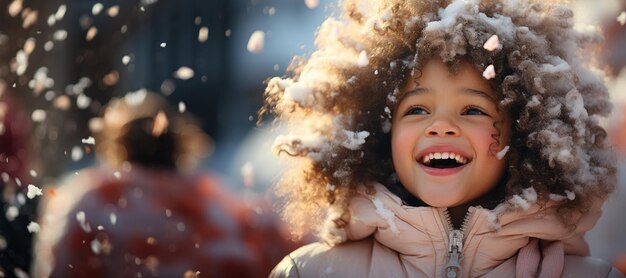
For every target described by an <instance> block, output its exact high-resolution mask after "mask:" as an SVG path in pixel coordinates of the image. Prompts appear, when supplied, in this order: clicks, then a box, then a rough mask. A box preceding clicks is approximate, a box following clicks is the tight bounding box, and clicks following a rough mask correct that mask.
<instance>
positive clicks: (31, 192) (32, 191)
mask: <svg viewBox="0 0 626 278" xmlns="http://www.w3.org/2000/svg"><path fill="white" fill-rule="evenodd" d="M41 195H43V191H42V190H41V188H39V187H37V186H34V185H32V184H29V185H28V193H26V197H28V199H32V198H35V197H36V196H41Z"/></svg>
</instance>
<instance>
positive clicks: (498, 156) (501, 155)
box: [496, 146, 510, 160]
mask: <svg viewBox="0 0 626 278" xmlns="http://www.w3.org/2000/svg"><path fill="white" fill-rule="evenodd" d="M509 148H510V147H509V146H506V147H504V149H502V150H501V151H499V152H498V153H497V154H496V158H498V160H502V158H504V156H505V155H506V153H507V152H508V151H509Z"/></svg>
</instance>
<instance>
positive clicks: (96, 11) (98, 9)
mask: <svg viewBox="0 0 626 278" xmlns="http://www.w3.org/2000/svg"><path fill="white" fill-rule="evenodd" d="M103 8H104V5H102V3H96V4H94V5H93V7H91V13H92V14H93V15H98V14H100V12H101V11H102V9H103Z"/></svg>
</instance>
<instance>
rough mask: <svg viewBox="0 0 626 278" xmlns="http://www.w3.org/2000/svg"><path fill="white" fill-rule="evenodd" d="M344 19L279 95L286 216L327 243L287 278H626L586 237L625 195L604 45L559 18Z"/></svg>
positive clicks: (517, 11)
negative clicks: (614, 144)
mask: <svg viewBox="0 0 626 278" xmlns="http://www.w3.org/2000/svg"><path fill="white" fill-rule="evenodd" d="M554 2H558V1H554ZM342 3H343V8H342V10H341V12H342V13H343V16H342V17H341V18H339V19H336V18H333V17H330V18H328V19H327V20H326V21H325V22H324V23H323V24H322V26H321V27H320V30H319V33H318V34H317V40H316V44H317V48H318V50H317V51H315V52H314V53H313V54H312V55H311V57H310V58H308V60H304V59H300V60H296V61H295V62H294V67H293V68H294V71H293V75H294V76H293V77H292V78H284V79H283V78H273V79H271V80H270V81H269V83H268V87H267V89H266V105H265V107H264V108H263V109H262V110H261V115H263V114H265V113H273V114H275V115H276V122H278V123H281V124H284V125H287V127H288V130H289V133H288V134H286V135H282V136H280V137H279V138H277V140H276V142H275V149H276V152H277V153H278V154H284V155H286V156H287V157H291V158H293V159H292V160H293V161H294V162H293V164H292V167H291V168H290V169H289V170H288V171H287V172H286V173H285V174H284V175H283V177H282V178H281V180H280V181H279V183H278V185H277V193H278V195H279V196H280V197H281V199H280V200H281V201H282V211H283V215H284V217H285V219H286V220H288V221H289V222H290V223H291V224H292V226H293V231H294V234H295V235H296V236H298V235H301V234H302V233H303V232H305V231H307V230H310V229H312V230H314V231H317V233H318V234H319V236H320V238H321V239H322V241H323V243H314V244H310V245H307V246H304V247H302V248H300V249H298V250H296V251H294V252H293V253H291V254H290V255H289V256H287V257H285V259H284V260H283V261H282V262H281V263H280V264H279V265H278V266H277V267H276V268H275V269H274V271H273V272H272V274H271V275H270V276H275V277H284V276H289V277H298V276H302V277H311V276H315V277H318V276H333V277H477V276H486V277H513V276H517V277H559V276H568V275H569V276H573V277H608V276H615V277H621V273H619V272H617V271H616V270H614V269H612V268H611V266H610V265H608V264H606V263H604V262H601V261H599V260H596V259H593V258H590V257H588V256H589V247H588V246H587V244H586V242H585V241H584V237H583V236H584V234H585V233H586V232H587V231H588V230H590V229H591V228H592V227H593V225H594V224H595V222H596V220H597V218H598V217H599V215H600V207H601V205H602V203H603V202H604V200H605V199H606V197H607V196H608V194H609V193H610V192H611V191H612V190H613V189H614V187H615V183H616V176H615V175H616V169H615V167H614V166H613V165H614V163H615V161H616V158H615V156H614V155H613V154H612V152H611V148H610V146H608V145H607V143H606V140H605V139H606V132H605V131H604V129H603V128H602V127H601V126H600V125H599V119H600V118H601V117H604V116H606V115H608V114H609V113H610V109H611V104H610V101H609V97H608V93H607V89H606V87H605V85H604V83H603V80H602V76H601V75H599V71H597V70H594V69H593V67H592V65H591V63H590V61H591V59H588V58H586V57H583V56H580V54H581V53H584V52H583V51H582V50H585V49H588V47H590V46H593V43H596V42H598V40H599V34H597V32H595V31H589V32H582V31H577V30H574V28H573V14H572V11H571V9H569V8H568V7H567V6H565V5H562V4H559V3H548V2H545V1H541V2H539V1H486V0H485V1H478V0H473V1H434V0H433V1H416V0H413V1H400V0H397V1H396V0H385V1H359V0H346V1H344V2H342Z"/></svg>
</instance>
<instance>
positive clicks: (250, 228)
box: [32, 90, 295, 277]
mask: <svg viewBox="0 0 626 278" xmlns="http://www.w3.org/2000/svg"><path fill="white" fill-rule="evenodd" d="M91 128H92V130H94V133H95V137H96V138H95V148H96V149H95V151H96V157H97V158H99V160H100V161H101V163H100V164H99V165H98V166H95V167H91V168H89V169H86V170H82V171H80V172H77V173H75V174H71V175H69V176H70V177H69V178H66V179H65V180H64V181H63V182H62V183H61V186H59V187H58V188H56V189H55V188H50V189H47V190H46V192H45V193H44V199H43V200H42V205H41V207H40V218H39V220H40V224H41V228H40V232H39V233H38V236H37V239H36V241H35V252H34V256H35V261H34V264H33V266H32V274H33V276H34V277H47V276H50V277H131V276H132V277H152V276H160V277H181V276H184V277H195V276H198V275H201V276H210V277H227V276H228V277H266V276H267V275H268V273H269V272H270V270H271V268H272V267H273V265H275V264H276V263H277V262H278V261H280V259H281V257H282V256H284V254H285V253H287V252H288V251H289V250H288V248H291V247H292V246H295V245H293V244H291V243H289V242H287V241H285V240H283V239H282V238H283V237H282V236H281V234H280V233H279V232H278V229H277V227H278V226H276V224H275V223H276V222H274V221H273V220H274V218H272V217H271V215H264V214H262V213H259V210H261V207H262V204H261V203H260V202H259V203H255V202H254V201H252V200H247V202H245V203H244V202H242V200H240V199H237V198H235V197H233V196H232V195H230V194H228V192H226V191H225V190H223V188H222V184H221V183H220V181H218V180H217V179H216V178H214V177H212V176H211V175H209V174H207V173H201V172H199V171H196V170H194V167H195V165H196V163H197V162H198V161H199V160H200V159H201V158H202V157H203V155H204V154H206V153H208V151H209V150H210V147H211V145H210V144H209V138H208V137H207V136H206V135H205V134H204V133H203V132H202V131H201V129H200V128H199V127H198V126H197V125H196V123H195V122H194V121H193V120H192V119H190V117H189V116H188V115H185V114H183V113H179V112H178V111H171V110H169V109H168V108H167V103H166V101H165V100H164V99H163V98H162V97H160V96H158V95H156V94H154V93H150V92H147V91H146V90H140V91H137V92H134V93H129V94H127V95H126V96H125V97H123V98H119V99H113V100H112V101H111V102H110V103H109V104H108V105H107V106H106V108H105V111H104V115H103V118H102V119H101V120H100V121H98V120H95V121H92V122H91ZM93 141H94V139H92V138H88V139H86V140H85V141H84V142H85V143H86V144H87V145H85V146H84V147H85V149H86V150H89V149H90V145H89V144H91V143H94V142H93Z"/></svg>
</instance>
